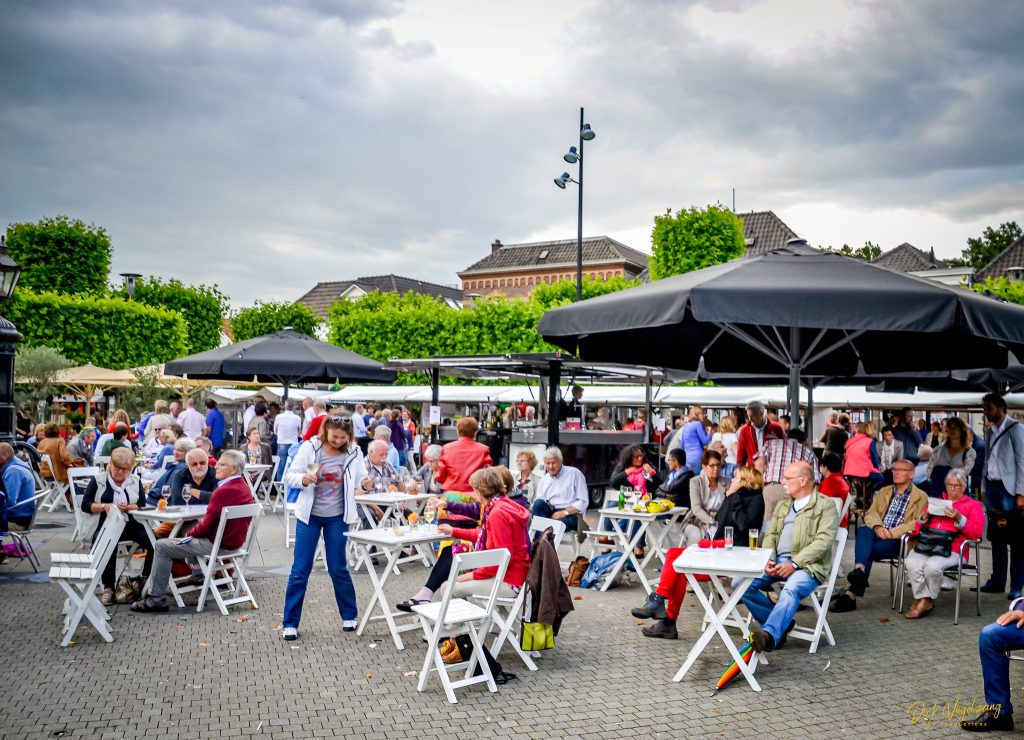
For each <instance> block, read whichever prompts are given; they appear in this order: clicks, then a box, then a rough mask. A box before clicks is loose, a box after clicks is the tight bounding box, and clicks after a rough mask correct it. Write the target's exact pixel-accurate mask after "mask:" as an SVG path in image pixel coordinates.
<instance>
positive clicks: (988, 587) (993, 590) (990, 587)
mask: <svg viewBox="0 0 1024 740" xmlns="http://www.w3.org/2000/svg"><path fill="white" fill-rule="evenodd" d="M1004 588H1005V586H996V585H995V584H994V583H992V581H985V585H984V586H982V587H981V588H975V587H974V586H971V591H981V592H982V593H983V594H1001V593H1003V589H1004Z"/></svg>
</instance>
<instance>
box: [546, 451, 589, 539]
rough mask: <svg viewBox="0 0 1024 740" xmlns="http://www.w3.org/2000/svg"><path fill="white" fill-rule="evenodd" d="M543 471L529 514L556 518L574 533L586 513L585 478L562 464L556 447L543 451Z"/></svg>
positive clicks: (587, 503) (560, 452) (575, 469)
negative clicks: (581, 516)
mask: <svg viewBox="0 0 1024 740" xmlns="http://www.w3.org/2000/svg"><path fill="white" fill-rule="evenodd" d="M544 470H545V471H546V472H545V473H544V476H543V477H542V478H541V479H540V481H539V482H538V483H537V497H536V498H535V499H534V501H533V509H532V513H533V515H534V516H542V517H547V518H548V519H560V520H562V522H564V523H565V528H566V529H571V530H573V531H576V530H577V528H578V527H579V516H580V515H581V514H585V513H586V511H587V506H588V505H589V504H590V494H589V493H588V492H587V479H586V478H585V477H584V476H583V473H581V472H580V471H579V470H578V469H577V468H573V467H569V466H568V465H565V464H564V462H563V459H562V451H561V450H560V449H558V448H557V447H549V448H548V449H546V450H544Z"/></svg>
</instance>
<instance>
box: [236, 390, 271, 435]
mask: <svg viewBox="0 0 1024 740" xmlns="http://www.w3.org/2000/svg"><path fill="white" fill-rule="evenodd" d="M266 402H267V399H265V398H264V397H263V396H262V395H260V394H259V393H257V394H256V395H255V396H253V397H252V402H251V403H250V404H249V405H248V406H246V408H245V413H244V414H242V434H245V433H246V432H248V431H249V424H251V423H252V420H253V417H255V416H256V404H258V403H266Z"/></svg>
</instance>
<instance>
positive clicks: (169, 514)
mask: <svg viewBox="0 0 1024 740" xmlns="http://www.w3.org/2000/svg"><path fill="white" fill-rule="evenodd" d="M128 513H129V514H131V515H132V517H133V518H134V519H135V520H136V521H138V522H141V523H142V526H143V527H145V528H146V534H147V535H149V541H150V542H152V543H153V557H156V540H157V537H156V527H157V525H158V524H161V523H162V522H173V523H174V526H173V527H171V533H170V534H169V535H167V536H168V538H170V537H177V536H178V533H179V532H180V531H181V528H182V527H183V526H184V524H185V522H196V521H199V520H200V519H202V518H203V517H204V516H206V505H205V504H197V505H196V506H168V507H167V508H166V509H155V508H154V509H143V510H141V511H130V512H128ZM168 584H169V586H170V589H171V595H172V596H174V601H175V602H176V603H177V604H178V607H179V608H181V607H184V606H185V602H184V601H182V600H181V594H179V593H178V588H177V586H175V585H174V579H173V578H171V579H170V580H169V581H168ZM142 593H143V595H146V594H148V593H149V581H148V580H147V581H146V586H145V588H143V590H142Z"/></svg>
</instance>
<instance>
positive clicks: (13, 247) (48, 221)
mask: <svg viewBox="0 0 1024 740" xmlns="http://www.w3.org/2000/svg"><path fill="white" fill-rule="evenodd" d="M7 251H8V253H9V254H10V256H11V259H13V260H14V261H15V262H17V263H18V264H19V265H21V278H20V279H19V280H20V282H19V285H21V286H22V287H25V288H28V289H29V290H35V291H39V292H43V291H53V292H55V293H102V292H104V291H105V290H106V287H107V272H109V270H110V254H111V247H110V237H109V236H107V232H106V231H104V230H103V228H102V227H100V226H95V225H94V224H86V223H85V222H83V221H81V220H79V219H74V220H72V219H70V218H68V217H67V216H57V217H55V218H44V219H42V220H41V221H39V222H38V223H34V224H30V223H24V224H11V225H10V226H8V227H7Z"/></svg>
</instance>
